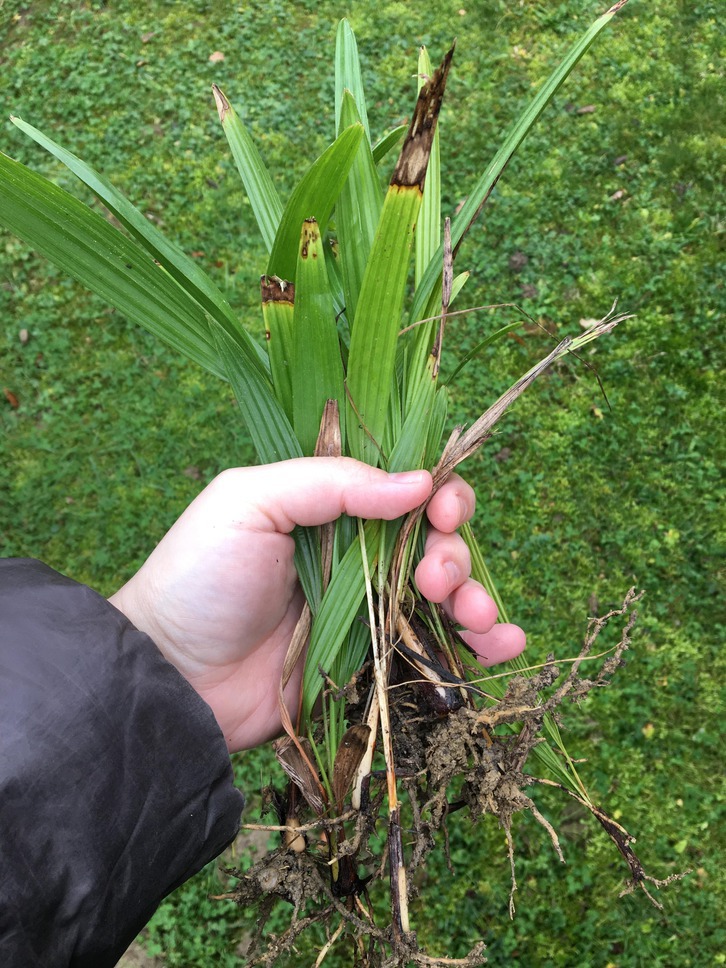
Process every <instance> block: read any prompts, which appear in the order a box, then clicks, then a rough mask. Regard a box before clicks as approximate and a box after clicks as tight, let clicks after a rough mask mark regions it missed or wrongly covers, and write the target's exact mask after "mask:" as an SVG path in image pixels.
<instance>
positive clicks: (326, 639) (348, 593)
mask: <svg viewBox="0 0 726 968" xmlns="http://www.w3.org/2000/svg"><path fill="white" fill-rule="evenodd" d="M379 531H380V522H379V521H368V522H367V523H366V525H365V533H366V538H367V539H368V540H367V541H366V547H367V553H368V567H369V568H370V569H372V568H373V565H374V563H375V558H376V553H377V550H378V536H379ZM364 597H365V575H364V572H363V568H362V567H361V545H360V539H359V538H357V537H356V538H355V540H354V541H353V543H352V544H351V546H350V547H349V548H348V550H347V551H346V553H345V555H344V556H343V558H342V560H341V561H340V563H339V565H338V567H337V568H336V570H335V571H334V573H333V576H332V578H331V581H330V584H329V585H328V588H327V590H326V592H325V595H324V596H323V600H322V602H321V603H320V608H319V609H318V613H317V615H316V616H315V621H314V622H313V627H312V631H311V635H310V645H309V646H308V652H307V657H306V659H305V671H304V673H303V716H304V717H310V716H311V714H312V710H313V707H314V706H315V702H316V700H317V698H318V696H319V695H320V690H321V689H322V687H323V679H322V677H321V675H320V669H323V670H324V671H325V672H329V671H330V669H331V668H332V667H333V663H334V662H335V659H336V657H337V655H338V652H339V651H340V648H341V646H342V645H343V643H344V642H345V641H346V638H347V636H348V631H349V629H350V627H351V624H352V623H353V621H354V620H355V617H356V615H357V614H358V611H359V609H360V606H361V603H362V601H363V599H364Z"/></svg>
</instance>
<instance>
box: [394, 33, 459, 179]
mask: <svg viewBox="0 0 726 968" xmlns="http://www.w3.org/2000/svg"><path fill="white" fill-rule="evenodd" d="M454 46H455V45H453V44H452V46H451V50H450V51H449V52H448V54H447V55H446V57H444V60H443V62H442V63H441V66H440V67H438V68H437V69H436V70H435V71H434V73H433V75H432V76H431V77H430V78H429V80H428V81H427V82H426V83H425V84H424V86H423V87H422V88H421V91H420V93H419V96H418V101H417V102H416V107H415V109H414V112H413V118H412V119H411V124H410V125H409V128H408V133H407V135H406V140H405V141H404V143H403V148H402V149H401V154H400V156H399V159H398V162H397V164H396V168H395V171H394V172H393V177H392V178H391V185H394V186H398V187H401V188H418V189H419V190H420V191H423V187H424V182H425V180H426V169H427V168H428V164H429V156H430V154H431V145H432V144H433V140H434V133H435V131H436V122H437V120H438V117H439V111H440V110H441V102H442V101H443V97H444V89H445V87H446V78H447V77H448V74H449V68H450V67H451V60H452V58H453V56H454Z"/></svg>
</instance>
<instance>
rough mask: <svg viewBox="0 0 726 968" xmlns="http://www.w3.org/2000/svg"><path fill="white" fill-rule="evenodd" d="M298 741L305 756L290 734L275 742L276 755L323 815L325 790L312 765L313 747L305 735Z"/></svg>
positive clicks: (313, 807)
mask: <svg viewBox="0 0 726 968" xmlns="http://www.w3.org/2000/svg"><path fill="white" fill-rule="evenodd" d="M297 742H298V743H299V745H300V747H301V748H302V749H303V751H304V753H305V755H304V756H303V755H302V753H301V752H300V749H299V748H298V746H297V745H296V744H295V743H294V742H293V741H292V739H291V738H290V737H289V736H283V737H281V738H280V739H278V740H277V741H276V742H275V743H274V744H273V748H274V750H275V756H276V757H277V759H278V761H279V763H280V766H281V767H282V768H283V770H284V771H285V773H287V775H288V776H289V777H290V779H291V780H292V781H293V783H295V784H297V786H298V787H299V789H300V792H301V793H302V795H303V796H304V797H305V799H306V800H307V802H308V804H309V805H310V806H311V807H312V809H313V810H314V811H315V813H317V815H318V816H322V814H323V812H324V810H325V804H324V802H323V793H324V791H323V787H322V784H321V782H320V777H319V776H318V774H317V773H316V772H315V770H314V769H313V767H312V764H313V763H314V754H313V750H312V747H311V745H310V742H309V740H307V739H305V737H303V736H299V737H298V738H297ZM336 762H337V760H336Z"/></svg>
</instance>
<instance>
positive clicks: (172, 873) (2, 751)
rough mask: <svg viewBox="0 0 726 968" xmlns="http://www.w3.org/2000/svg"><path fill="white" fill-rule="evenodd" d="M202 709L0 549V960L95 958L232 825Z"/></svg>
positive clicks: (99, 602) (159, 663)
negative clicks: (3, 556) (1, 558)
mask: <svg viewBox="0 0 726 968" xmlns="http://www.w3.org/2000/svg"><path fill="white" fill-rule="evenodd" d="M243 802H244V801H243V798H242V794H241V793H240V792H239V791H238V790H236V789H235V788H234V786H233V783H232V770H231V766H230V760H229V756H228V754H227V748H226V745H225V742H224V738H223V736H222V733H221V731H220V729H219V727H218V725H217V723H216V720H215V719H214V716H213V714H212V711H211V710H210V709H209V707H208V706H207V705H206V703H205V702H204V701H203V700H202V699H201V698H200V697H199V696H198V695H197V694H196V692H194V690H193V689H192V687H191V686H190V685H189V684H188V683H187V682H186V680H185V679H184V678H183V677H182V676H181V675H180V674H179V673H178V672H177V671H176V669H174V668H173V667H172V666H171V665H170V664H169V663H168V662H167V661H166V660H165V659H164V658H163V657H162V655H161V653H160V652H159V651H158V649H157V648H156V646H155V645H154V643H153V642H152V641H151V639H149V638H148V636H146V635H145V634H143V633H142V632H139V631H138V630H137V629H135V628H134V627H133V626H132V625H131V624H130V623H129V622H128V620H127V619H126V618H125V617H124V616H123V615H122V614H121V613H120V612H119V611H117V609H115V608H114V607H113V606H112V605H111V604H110V603H109V602H107V601H106V600H105V599H104V598H102V597H101V596H100V595H98V594H97V593H96V592H93V591H92V590H91V589H89V588H87V587H85V586H83V585H79V584H77V583H76V582H73V581H71V580H70V579H69V578H66V577H64V576H63V575H60V574H58V573H57V572H55V571H53V570H52V569H50V568H48V567H47V566H46V565H43V564H41V563H40V562H37V561H33V560H29V559H5V560H0V965H2V966H3V968H68V966H73V968H107V966H108V968H110V966H112V965H115V964H116V962H117V961H118V960H119V958H120V957H121V955H122V954H123V952H124V951H125V949H126V948H127V947H128V945H129V944H130V943H131V941H132V940H133V938H134V937H135V936H136V934H137V933H138V931H139V930H140V929H141V928H142V927H143V926H144V924H146V922H147V921H148V919H149V918H150V917H151V915H152V914H153V912H154V910H155V908H156V907H157V905H158V904H159V902H160V901H161V900H162V899H163V898H164V897H165V896H166V895H167V894H168V893H169V892H170V891H172V890H173V889H174V888H175V887H177V886H178V885H179V884H181V883H182V882H183V881H185V880H186V879H187V878H189V877H191V876H192V874H195V873H196V872H197V871H198V870H200V869H201V868H202V867H203V866H204V865H205V864H206V863H208V862H209V861H210V860H212V859H213V858H214V857H216V856H217V854H219V853H220V852H221V851H222V850H223V849H224V848H225V846H227V844H228V843H229V842H230V841H231V840H232V839H233V838H234V836H235V834H236V833H237V830H238V827H239V818H240V813H241V810H242V806H243Z"/></svg>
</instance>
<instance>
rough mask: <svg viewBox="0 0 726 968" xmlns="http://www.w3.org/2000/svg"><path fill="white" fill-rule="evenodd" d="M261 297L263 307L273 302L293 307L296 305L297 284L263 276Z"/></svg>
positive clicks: (261, 278)
mask: <svg viewBox="0 0 726 968" xmlns="http://www.w3.org/2000/svg"><path fill="white" fill-rule="evenodd" d="M260 295H261V298H262V304H263V306H264V305H265V304H266V303H272V302H277V303H288V305H290V306H292V305H294V303H295V284H294V283H292V282H286V281H285V280H284V279H281V278H280V277H279V276H261V277H260Z"/></svg>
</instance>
